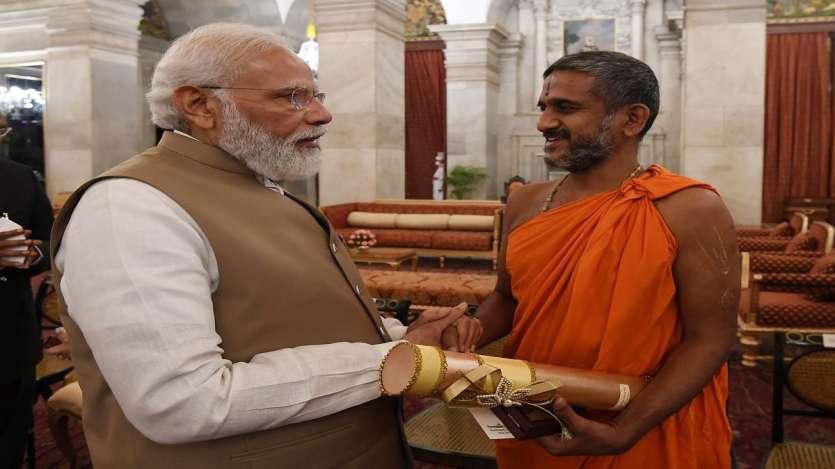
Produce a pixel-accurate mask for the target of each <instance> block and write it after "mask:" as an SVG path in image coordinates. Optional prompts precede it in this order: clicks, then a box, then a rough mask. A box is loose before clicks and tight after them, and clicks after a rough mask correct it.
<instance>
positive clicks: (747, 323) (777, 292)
mask: <svg viewBox="0 0 835 469" xmlns="http://www.w3.org/2000/svg"><path fill="white" fill-rule="evenodd" d="M742 263H743V272H742V274H743V275H742V287H743V294H742V298H741V301H740V303H741V304H740V314H739V317H738V323H739V335H740V342H741V343H742V344H743V346H744V347H745V351H744V353H743V355H742V364H743V365H745V366H756V365H757V363H758V362H759V361H763V360H770V361H771V363H772V366H773V381H772V382H773V386H772V412H771V416H772V422H771V423H772V433H771V439H772V448H771V451H770V453H769V455H768V458H767V461H766V462H765V465H764V467H765V468H766V469H784V468H785V469H788V468H800V467H803V468H824V467H826V468H829V467H835V447H831V446H829V447H828V446H821V445H814V444H808V443H797V442H784V441H783V416H784V415H800V416H808V417H835V351H831V350H823V349H822V347H821V344H822V334H833V333H835V301H833V300H835V253H830V254H828V255H826V256H822V257H818V258H812V257H805V258H804V257H795V256H785V255H782V256H781V255H775V254H757V253H751V254H749V253H743V255H742ZM756 272H759V273H756ZM762 334H770V335H772V336H773V340H774V349H773V355H757V347H758V346H759V344H760V342H759V340H758V339H757V336H758V335H762ZM786 345H791V346H799V347H811V348H812V349H813V351H812V352H811V353H804V354H802V355H800V356H798V357H796V358H794V359H793V360H792V362H791V364H790V365H789V366H788V369H786V365H785V360H786V356H785V352H784V348H785V346H786ZM786 385H788V388H789V390H790V391H791V392H792V393H793V394H794V395H795V396H796V397H798V399H800V400H801V401H802V402H804V403H806V404H807V405H809V406H811V407H813V408H815V409H816V410H805V409H786V408H785V406H784V403H783V397H784V388H785V387H786Z"/></svg>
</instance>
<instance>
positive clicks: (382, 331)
mask: <svg viewBox="0 0 835 469" xmlns="http://www.w3.org/2000/svg"><path fill="white" fill-rule="evenodd" d="M380 334H383V335H386V330H385V328H383V327H382V326H380Z"/></svg>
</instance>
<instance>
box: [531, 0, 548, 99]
mask: <svg viewBox="0 0 835 469" xmlns="http://www.w3.org/2000/svg"><path fill="white" fill-rule="evenodd" d="M533 6H534V18H535V19H536V38H535V42H534V64H533V78H534V82H533V90H534V93H535V95H534V100H536V99H537V97H538V96H539V93H540V90H542V81H543V78H542V73H543V72H544V71H545V69H546V68H547V67H548V65H549V64H548V0H534V4H533Z"/></svg>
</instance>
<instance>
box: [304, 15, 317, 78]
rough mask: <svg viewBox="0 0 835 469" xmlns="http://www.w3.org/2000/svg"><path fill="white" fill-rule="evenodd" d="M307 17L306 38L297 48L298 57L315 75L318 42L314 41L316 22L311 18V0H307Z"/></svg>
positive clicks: (312, 16)
mask: <svg viewBox="0 0 835 469" xmlns="http://www.w3.org/2000/svg"><path fill="white" fill-rule="evenodd" d="M307 18H308V19H307V40H306V41H304V42H303V43H302V45H301V47H300V48H299V57H301V59H302V60H304V61H305V63H307V66H308V67H310V69H311V70H313V75H316V74H317V73H318V72H319V43H318V42H316V24H315V23H314V20H313V18H314V10H313V1H312V0H311V1H310V2H308V12H307Z"/></svg>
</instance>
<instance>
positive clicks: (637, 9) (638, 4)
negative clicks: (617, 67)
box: [629, 0, 647, 60]
mask: <svg viewBox="0 0 835 469" xmlns="http://www.w3.org/2000/svg"><path fill="white" fill-rule="evenodd" d="M629 3H630V5H631V6H632V10H631V13H632V38H631V42H632V57H635V58H636V59H638V60H643V59H644V10H645V9H646V6H647V2H646V0H629Z"/></svg>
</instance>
